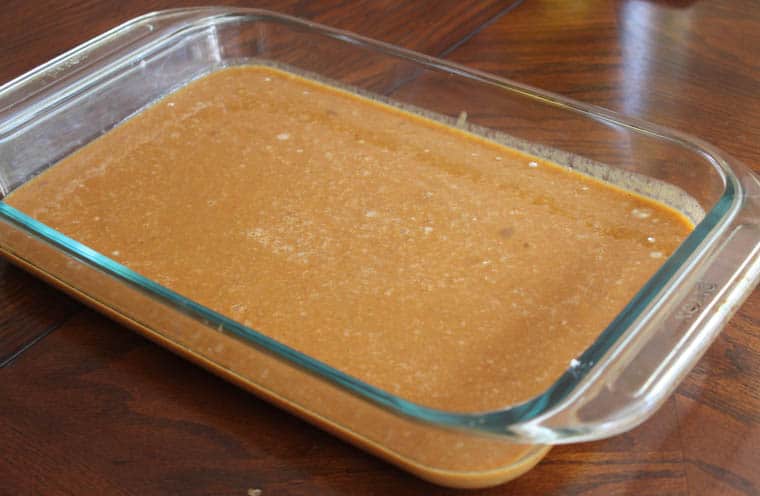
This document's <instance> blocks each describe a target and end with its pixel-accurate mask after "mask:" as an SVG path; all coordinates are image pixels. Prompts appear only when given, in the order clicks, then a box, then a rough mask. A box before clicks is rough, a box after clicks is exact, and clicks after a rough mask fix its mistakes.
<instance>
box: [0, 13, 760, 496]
mask: <svg viewBox="0 0 760 496" xmlns="http://www.w3.org/2000/svg"><path fill="white" fill-rule="evenodd" d="M215 3H217V2H215ZM168 4H169V3H168V2H159V1H148V0H140V1H135V2H96V1H94V0H90V1H78V2H76V1H73V0H67V1H62V2H48V1H40V2H22V1H16V0H13V1H11V2H10V4H8V3H6V6H5V10H4V12H5V16H4V17H0V55H1V56H0V79H2V80H7V79H9V78H10V77H13V76H15V75H18V74H19V73H21V72H22V71H24V70H27V69H29V68H31V67H33V66H35V65H37V64H39V63H41V62H43V61H45V60H47V59H49V58H50V57H52V56H54V55H56V54H58V53H60V52H62V51H63V50H65V49H67V48H70V47H72V46H74V45H75V44H77V43H79V42H81V41H84V40H85V39H88V38H91V37H92V36H94V35H95V34H97V33H99V32H102V31H103V30H105V29H108V28H110V27H112V26H113V25H115V24H117V23H119V22H122V21H124V20H126V19H128V18H130V17H133V16H134V15H137V14H139V13H143V12H145V11H148V10H155V9H158V8H163V7H165V6H166V5H168ZM176 5H177V4H172V6H176ZM260 5H261V6H270V7H274V8H277V9H280V10H283V11H286V12H290V13H295V14H299V15H305V16H308V17H311V18H315V19H319V20H320V21H322V22H325V23H328V24H332V25H336V26H338V27H342V28H347V29H352V30H355V31H359V32H361V33H362V34H366V35H369V36H374V37H379V38H382V39H384V40H386V41H390V42H395V43H402V44H404V45H406V46H409V47H412V48H415V49H418V50H422V51H426V52H427V53H433V54H439V53H444V52H449V51H450V52H451V53H450V55H449V56H450V57H451V58H452V59H453V60H455V61H458V62H462V63H465V64H467V65H471V66H474V67H477V68H480V69H484V70H487V71H490V72H494V73H497V74H501V75H505V76H508V77H513V78H515V79H517V80H520V81H522V82H525V83H528V84H532V85H535V86H539V87H543V88H546V89H549V90H551V91H555V92H558V93H563V94H566V95H569V96H572V97H574V98H578V99H581V100H584V101H587V102H590V103H595V104H598V105H602V106H605V107H608V108H611V109H614V110H617V111H620V112H623V113H627V114H630V115H634V116H639V117H643V118H645V119H648V120H652V121H655V122H658V123H661V124H665V125H668V126H671V127H674V128H677V129H681V130H685V131H688V132H691V133H693V134H696V135H697V136H699V137H701V138H704V139H705V140H707V141H710V142H712V143H714V144H716V145H717V146H719V147H721V148H723V149H725V150H726V151H728V152H729V153H731V154H733V155H734V156H736V157H738V158H740V159H742V160H743V161H744V162H745V163H747V164H750V165H753V166H755V168H756V170H760V169H758V167H759V166H760V147H759V146H758V145H757V143H758V140H759V139H760V100H758V99H757V95H760V49H759V48H758V47H760V11H758V9H757V8H753V7H755V3H753V2H752V1H749V0H746V1H742V0H720V1H711V2H691V1H685V0H684V1H645V0H636V1H633V0H630V1H621V2H605V1H601V0H584V1H578V2H565V1H561V0H555V1H546V0H544V1H539V0H527V1H525V2H523V3H522V4H520V5H519V6H518V7H517V8H514V9H513V10H509V6H510V5H511V2H479V3H478V2H446V3H443V2H440V3H439V2H398V3H396V2H356V3H354V2H341V1H337V0H335V1H330V2H305V1H282V2H275V1H272V2H262V3H261V4H260ZM506 10H509V11H508V13H506V15H504V16H503V17H500V18H499V19H498V20H496V22H493V23H492V24H490V25H489V26H487V27H485V28H484V29H482V30H479V32H477V33H476V34H475V35H474V36H473V37H472V38H471V39H469V40H468V41H466V42H463V43H461V46H458V45H460V42H462V41H463V40H464V39H465V38H466V37H467V35H468V34H469V33H472V32H473V31H478V28H479V27H480V26H482V24H483V23H485V22H486V21H487V20H489V19H492V18H493V17H494V16H496V15H497V14H499V13H500V12H502V13H503V12H505V11H506ZM20 19H24V20H29V21H28V22H27V21H25V22H20V21H19V20H20ZM32 19H34V22H31V20H32ZM457 46H458V47H457ZM453 47H456V49H454V50H453V51H452V50H451V49H452V48H453ZM2 270H4V272H2V274H0V277H2V283H0V298H2V300H1V301H0V308H2V310H3V313H2V315H3V317H2V320H3V322H6V323H7V322H16V323H20V322H28V324H23V326H29V327H34V328H35V329H48V328H49V327H50V326H51V325H60V327H59V328H58V329H57V330H56V331H55V332H54V333H52V334H50V335H49V336H47V337H45V339H43V340H41V341H40V342H39V343H37V344H36V345H35V346H33V347H31V348H29V350H28V351H26V352H25V353H24V354H23V355H22V356H21V357H20V358H18V359H17V360H15V361H13V362H12V363H11V364H10V365H9V366H6V367H5V368H3V369H0V379H1V380H0V447H2V452H3V456H0V494H71V493H75V494H93V493H95V494H140V495H142V494H179V493H182V494H225V495H226V494H229V495H245V494H246V493H247V491H248V489H254V488H258V489H261V490H262V494H263V495H264V496H266V495H271V494H278V495H279V494H285V495H288V494H299V495H300V494H303V495H307V494H308V495H316V494H394V495H395V494H399V495H407V494H408V495H419V494H459V493H461V492H459V491H453V490H447V489H442V488H437V487H435V486H431V485H429V484H426V483H424V482H421V481H419V480H417V479H415V478H414V477H412V476H409V475H407V474H405V473H404V472H402V471H400V470H397V469H395V468H393V467H391V466H389V465H387V464H385V463H383V462H381V461H379V460H377V459H375V458H373V457H371V456H369V455H366V454H364V453H362V452H360V451H358V450H356V449H354V448H352V447H350V446H349V445H346V444H344V443H342V442H340V441H338V440H336V439H335V438H333V437H331V436H329V435H327V434H325V433H323V432H321V431H319V430H317V429H314V428H312V427H310V426H308V425H307V424H305V423H303V422H301V421H299V420H297V419H295V418H293V417H291V416H289V415H287V414H284V413H282V412H280V411H279V410H277V409H275V408H273V407H270V406H268V405H267V404H265V403H263V402H261V401H259V400H257V399H256V398H253V397H251V396H250V395H248V394H246V393H244V392H242V391H240V390H238V389H236V388H234V387H233V386H231V385H229V384H226V383H224V382H223V381H221V380H219V379H216V378H214V377H212V376H211V375H209V374H207V373H205V372H203V371H201V370H200V369H198V368H196V367H194V366H192V365H190V364H188V363H186V362H184V361H182V360H180V359H178V358H176V357H174V356H173V355H171V354H170V353H168V352H166V351H163V350H161V349H160V348H158V347H156V346H154V345H152V344H150V343H148V342H146V341H144V340H143V339H142V338H140V337H138V336H135V335H134V334H132V333H131V332H130V331H128V330H126V329H123V328H121V327H119V326H118V325H115V324H113V323H110V322H108V321H106V320H105V319H103V318H101V317H99V316H96V315H94V314H93V313H92V312H90V311H88V310H78V311H77V313H76V314H75V315H74V316H73V317H72V318H70V319H68V320H66V318H67V317H68V316H69V315H71V314H72V313H73V312H74V311H75V310H74V309H77V308H78V307H77V306H75V304H71V303H63V304H61V305H60V307H59V310H57V311H53V312H52V313H51V311H49V310H46V309H39V308H34V307H35V306H41V305H35V302H37V301H40V300H41V299H45V301H48V300H47V299H48V298H50V297H51V295H52V294H56V293H54V292H53V291H52V290H49V289H47V288H45V287H44V286H42V285H40V284H39V283H37V282H36V281H33V280H31V279H30V278H28V276H24V275H23V274H21V273H20V272H19V271H16V270H15V269H12V270H10V269H2ZM2 288H4V289H2ZM55 298H60V299H61V301H64V302H66V301H67V300H65V297H62V296H57V294H56V296H55ZM56 312H57V313H56ZM4 325H5V326H6V327H2V328H0V333H3V334H5V333H7V332H8V331H7V329H8V327H7V324H4ZM12 325H14V326H16V325H18V326H20V327H21V326H22V324H12ZM14 332H15V331H14ZM758 412H760V292H758V291H755V292H754V293H753V294H752V295H751V296H750V298H749V299H748V300H747V302H746V303H745V304H744V305H743V307H742V308H741V309H740V310H739V312H738V314H737V316H736V317H735V318H734V319H733V320H732V321H731V323H730V324H729V325H728V326H727V328H726V330H725V331H724V332H723V333H722V334H721V336H720V337H719V338H718V340H717V341H716V343H715V344H714V345H713V346H712V347H711V348H710V350H709V351H708V352H707V354H706V355H705V357H704V358H703V359H702V360H701V361H700V362H699V364H698V365H697V367H696V368H695V370H694V371H693V372H692V373H691V374H690V375H689V376H688V377H687V378H686V380H685V381H684V382H683V384H682V385H681V387H680V388H679V389H678V392H677V393H676V394H675V395H674V396H673V397H671V398H670V399H669V400H668V402H667V403H666V404H665V405H664V407H663V408H662V409H660V410H659V411H658V412H657V413H656V414H655V415H654V416H653V417H652V418H651V419H650V420H649V421H647V422H646V423H644V424H643V425H642V426H640V427H638V428H637V429H634V430H633V431H631V432H629V433H626V434H624V435H621V436H617V437H614V438H612V439H608V440H604V441H598V442H593V443H584V444H577V445H569V446H559V447H557V448H555V449H554V450H553V451H552V452H550V454H549V456H548V457H547V458H546V459H545V460H544V461H543V462H542V463H540V464H539V465H538V466H537V467H536V468H535V469H533V470H532V471H530V472H528V473H527V474H526V475H525V476H523V477H521V478H520V479H518V480H516V481H514V482H512V483H509V484H507V485H504V486H501V487H498V488H493V489H490V490H485V491H475V492H471V493H470V494H473V493H474V494H487V495H543V494H546V495H563V494H566V495H569V494H573V495H576V494H583V495H592V494H593V495H607V494H635V495H639V494H653V495H654V494H658V495H659V494H673V495H683V494H692V495H713V494H737V495H754V494H760V473H758V471H757V467H758V466H760V448H758V446H760V414H759V413H758Z"/></svg>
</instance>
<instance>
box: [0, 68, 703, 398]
mask: <svg viewBox="0 0 760 496" xmlns="http://www.w3.org/2000/svg"><path fill="white" fill-rule="evenodd" d="M6 201H7V202H8V203H9V204H11V205H12V206H14V207H16V208H18V209H19V210H21V211H23V212H25V213H27V214H29V215H31V216H32V217H34V218H36V219H38V220H40V221H42V222H44V223H45V224H48V225H49V226H51V227H53V228H55V229H57V230H59V231H61V232H62V233H64V234H66V235H68V236H70V237H72V238H74V239H76V240H78V241H80V242H82V243H84V244H85V245H88V246H90V247H92V248H94V249H95V250H97V251H99V252H101V253H103V254H104V255H106V256H109V257H111V258H113V259H114V260H116V261H118V262H120V263H122V264H124V265H126V266H127V267H129V268H131V269H133V270H135V271H137V272H139V273H140V274H143V275H144V276H146V277H148V278H151V279H153V280H155V281H157V282H159V283H160V284H163V285H165V286H166V287H168V288H170V289H172V290H174V291H176V292H178V293H180V294H182V295H184V296H186V297H188V298H191V299H193V300H196V301H197V302H199V303H202V304H204V305H206V306H208V307H210V308H212V309H214V310H216V311H219V312H221V313H223V314H226V315H228V316H230V317H232V318H234V319H235V320H237V321H239V322H242V323H244V324H246V325H248V326H251V327H252V328H254V329H256V330H258V331H260V332H262V333H264V334H266V335H269V336H271V337H273V338H275V339H277V340H279V341H281V342H283V343H285V344H287V345H289V346H291V347H293V348H295V349H297V350H299V351H302V352H304V353H306V354H308V355H311V356H313V357H316V358H317V359H319V360H322V361H324V362H326V363H328V364H330V365H332V366H334V367H336V368H338V369H340V370H342V371H344V372H347V373H349V374H351V375H353V376H356V377H358V378H359V379H362V380H364V381H366V382H368V383H370V384H373V385H376V386H378V387H380V388H382V389H385V390H387V391H389V392H391V393H394V394H397V395H400V396H401V397H403V398H406V399H409V400H411V401H415V402H418V403H421V404H424V405H427V406H432V407H437V408H442V409H446V410H450V411H482V410H490V409H495V408H499V407H503V406H506V405H509V404H513V403H516V402H520V401H524V400H526V399H528V398H530V397H532V396H534V395H536V394H539V393H541V392H542V391H543V390H545V389H546V388H547V387H548V386H550V385H551V384H552V382H553V381H555V380H556V379H557V377H558V376H559V375H560V374H561V373H562V372H563V371H564V370H565V369H567V368H568V366H569V365H570V362H571V360H572V359H573V358H575V357H576V356H578V355H579V354H580V353H582V352H583V351H584V350H585V349H586V348H587V347H588V346H589V345H590V344H591V343H592V342H593V341H594V340H595V339H596V338H597V336H598V335H599V333H600V332H601V331H602V330H603V329H604V328H605V327H606V326H607V325H608V324H609V323H610V321H611V320H612V319H613V318H614V317H615V315H616V314H617V313H618V312H619V311H620V310H621V309H622V308H623V306H624V305H625V304H626V303H627V302H628V301H629V300H630V299H631V298H632V297H633V295H634V294H635V293H636V291H638V289H639V288H640V287H641V286H642V285H643V284H644V283H645V282H646V281H647V279H648V278H649V277H651V275H652V274H653V273H654V272H655V271H656V270H657V268H659V266H660V265H661V264H662V263H663V262H664V260H665V259H666V258H667V257H668V256H669V255H670V254H671V253H672V252H673V251H674V249H675V248H676V247H677V246H678V245H679V244H680V243H681V241H682V240H683V239H684V238H685V236H686V235H687V234H688V233H689V232H690V230H691V229H692V226H691V224H690V223H689V222H688V221H687V220H686V219H685V218H684V217H683V216H681V215H680V214H679V213H677V212H675V211H674V210H672V209H670V208H668V207H666V206H664V205H662V204H659V203H656V202H654V201H651V200H648V199H645V198H643V197H641V196H638V195H635V194H633V193H627V192H625V191H623V190H621V189H618V188H615V187H612V186H609V185H606V184H604V183H602V182H599V181H596V180H594V179H591V178H588V177H586V176H583V175H580V174H578V173H575V172H572V171H569V170H567V169H565V168H562V167H560V166H557V165H554V164H551V163H549V162H546V161H543V160H541V159H539V158H536V157H532V156H529V155H526V154H523V153H521V152H518V151H516V150H513V149H510V148H507V147H504V146H502V145H499V144H496V143H493V142H490V141H487V140H485V139H482V138H479V137H476V136H474V135H471V134H468V133H465V132H463V131H461V130H457V129H454V128H450V127H446V126H444V125H442V124H439V123H436V122H434V121H431V120H428V119H425V118H422V117H419V116H415V115H413V114H410V113H407V112H405V111H401V110H398V109H395V108H392V107H389V106H387V105H383V104H380V103H377V102H373V101H371V100H369V99H366V98H363V97H359V96H356V95H353V94H350V93H348V92H345V91H342V90H338V89H334V88H331V87H328V86H325V85H323V84H321V83H317V82H314V81H310V80H307V79H304V78H302V77H299V76H296V75H293V74H290V73H287V72H283V71H281V70H277V69H273V68H268V67H238V68H228V69H223V70H221V71H218V72H216V73H213V74H211V75H208V76H205V77H203V78H201V79H199V80H196V81H194V82H192V83H190V84H189V85H188V86H186V87H184V88H182V89H181V90H179V91H177V92H176V93H173V94H171V95H169V96H167V97H166V98H164V99H162V100H161V101H159V102H158V103H156V104H154V105H152V106H151V107H150V108H148V109H146V110H144V111H143V112H140V113H139V114H138V115H136V116H135V117H133V118H131V119H129V120H127V121H126V122H124V123H123V124H121V125H119V126H118V127H116V128H114V129H113V130H111V131H110V132H108V133H106V134H105V135H103V136H102V137H100V138H99V139H97V140H95V141H94V142H92V143H90V144H89V145H87V146H85V147H84V148H82V149H81V150H79V151H78V152H76V153H74V154H73V155H71V156H69V157H67V158H65V159H64V160H62V161H61V162H60V163H58V164H57V165H55V166H54V167H52V168H50V169H48V170H47V171H45V172H44V173H42V174H41V175H40V176H38V177H37V178H35V179H33V180H32V181H30V182H28V183H27V184H25V185H24V186H22V187H21V188H19V189H18V190H16V191H14V192H13V193H12V194H11V195H10V196H9V197H8V198H6ZM241 346H242V345H241Z"/></svg>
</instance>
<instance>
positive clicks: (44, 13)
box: [0, 0, 518, 82]
mask: <svg viewBox="0 0 760 496" xmlns="http://www.w3.org/2000/svg"><path fill="white" fill-rule="evenodd" d="M517 1H518V0H488V1H479V2H476V1H456V0H441V1H437V0H424V1H415V2H394V1H391V0H374V1H373V0H362V1H349V0H322V1H319V2H310V1H303V0H260V1H257V2H247V1H244V0H219V1H215V2H207V1H204V0H184V1H179V2H176V1H170V0H138V1H130V2H118V1H100V0H66V1H60V2H56V1H37V2H27V1H25V0H12V1H11V2H10V4H8V2H6V3H5V6H4V15H3V16H2V17H0V82H5V81H8V80H10V79H12V78H14V77H16V76H18V75H20V74H22V73H23V72H25V71H28V70H30V69H32V68H33V67H35V66H37V65H39V64H41V63H43V62H46V61H47V60H49V59H51V58H53V57H55V56H56V55H59V54H61V53H63V52H65V51H66V50H68V49H70V48H73V47H75V46H77V45H78V44H80V43H83V42H84V41H86V40H89V39H90V38H92V37H94V36H97V35H98V34H100V33H103V32H104V31H107V30H108V29H111V28H113V27H115V26H117V25H119V24H121V23H123V22H125V21H128V20H129V19H132V18H134V17H137V16H139V15H142V14H146V13H148V12H153V11H157V10H162V9H169V8H178V7H191V6H206V5H234V6H241V7H256V8H262V9H270V10H274V11H277V12H281V13H285V14H290V15H295V16H298V17H302V18H305V19H311V20H314V21H317V22H321V23H324V24H327V25H329V26H332V27H336V28H340V29H346V30H349V31H354V32H357V33H361V34H363V35H365V36H369V37H371V38H376V39H379V40H382V41H387V42H389V43H394V44H397V45H401V46H404V47H406V48H411V49H414V50H417V51H421V52H425V53H429V54H439V53H442V52H444V51H446V49H447V48H449V47H451V46H453V45H454V44H455V43H457V42H458V41H460V40H461V39H462V38H464V37H465V36H467V35H468V34H470V33H472V32H473V31H475V30H477V29H478V28H479V27H480V26H481V25H482V24H483V23H485V22H487V21H488V20H490V19H492V18H493V17H495V16H496V15H498V14H499V13H500V12H503V11H505V10H507V9H508V8H509V7H510V6H512V5H513V4H515V3H516V2H517Z"/></svg>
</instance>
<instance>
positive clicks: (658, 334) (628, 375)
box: [510, 172, 760, 444]
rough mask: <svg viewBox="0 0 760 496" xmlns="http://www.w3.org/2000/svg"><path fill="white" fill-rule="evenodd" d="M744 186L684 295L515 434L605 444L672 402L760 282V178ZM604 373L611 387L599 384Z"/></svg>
mask: <svg viewBox="0 0 760 496" xmlns="http://www.w3.org/2000/svg"><path fill="white" fill-rule="evenodd" d="M742 186H743V190H744V199H743V201H744V203H743V204H742V206H741V208H740V210H739V212H738V213H737V215H736V216H735V217H734V220H733V221H732V223H731V224H730V225H728V226H727V228H726V229H724V230H723V232H722V233H721V234H720V235H719V238H718V239H717V240H715V243H713V249H712V252H711V253H710V255H709V256H708V257H707V258H706V259H704V260H703V261H702V263H700V264H699V265H698V266H696V267H691V268H690V269H689V270H688V271H687V272H686V273H684V274H683V275H682V276H681V277H682V279H683V281H682V282H681V283H679V287H680V289H679V290H678V293H677V294H674V295H672V298H668V303H667V304H663V305H661V306H660V308H658V309H656V310H655V313H654V315H653V316H652V318H651V319H648V320H647V321H646V322H644V323H640V324H639V326H638V329H636V330H635V331H634V332H631V333H630V334H629V336H627V337H626V338H625V339H622V340H620V342H619V343H617V344H616V346H615V347H614V348H613V349H611V350H610V351H609V352H608V355H607V356H605V357H604V359H603V361H604V362H606V363H604V364H602V363H600V364H599V365H602V367H595V368H593V369H591V371H590V372H589V377H586V378H584V381H583V383H584V385H586V387H583V386H582V387H579V388H578V389H576V390H575V391H574V392H573V393H572V394H571V395H570V397H568V398H565V399H564V400H563V401H562V402H561V403H560V404H559V405H557V407H556V408H553V409H552V410H550V411H547V412H546V413H545V414H543V415H541V416H539V417H537V418H535V419H533V420H532V421H529V422H526V423H525V424H523V425H521V426H520V427H519V428H518V429H515V431H519V432H520V433H521V434H523V435H527V436H528V437H530V438H532V439H534V440H536V441H537V442H546V443H552V444H562V443H569V442H578V441H587V440H594V439H600V438H606V437H610V436H613V435H615V434H619V433H622V432H624V431H627V430H630V429H632V428H634V427H635V426H637V425H638V424H640V423H642V422H643V421H644V420H646V419H647V418H648V417H649V416H650V415H651V414H652V413H654V412H655V411H656V410H657V408H658V407H659V406H660V405H661V404H662V403H663V402H664V401H665V400H666V399H667V398H668V397H669V396H670V394H671V393H672V392H673V391H674V390H675V388H676V387H677V386H678V384H679V383H680V382H681V380H682V379H683V378H684V377H685V376H686V375H687V374H688V373H689V372H690V371H691V369H692V368H693V367H694V365H696V363H697V361H698V360H699V359H700V358H701V356H702V355H703V354H704V352H705V351H707V349H708V348H709V345H710V343H712V341H713V340H714V339H715V338H716V337H717V335H718V334H719V333H720V330H721V329H722V328H723V326H724V325H725V324H726V323H727V322H728V320H729V319H730V318H731V316H732V315H733V314H734V313H735V312H736V310H737V309H738V308H739V306H741V304H742V302H743V301H744V299H746V297H747V296H749V295H750V294H751V293H752V289H753V288H754V287H755V286H756V285H757V283H758V281H759V280H760V179H758V177H757V176H755V175H754V174H752V173H751V172H747V173H746V174H745V175H744V177H743V185H742ZM581 366H582V365H581ZM603 371H604V373H606V374H608V377H609V380H606V381H594V380H593V377H592V376H596V375H597V374H600V373H602V372H603ZM595 383H596V384H595ZM510 430H512V428H510Z"/></svg>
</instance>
